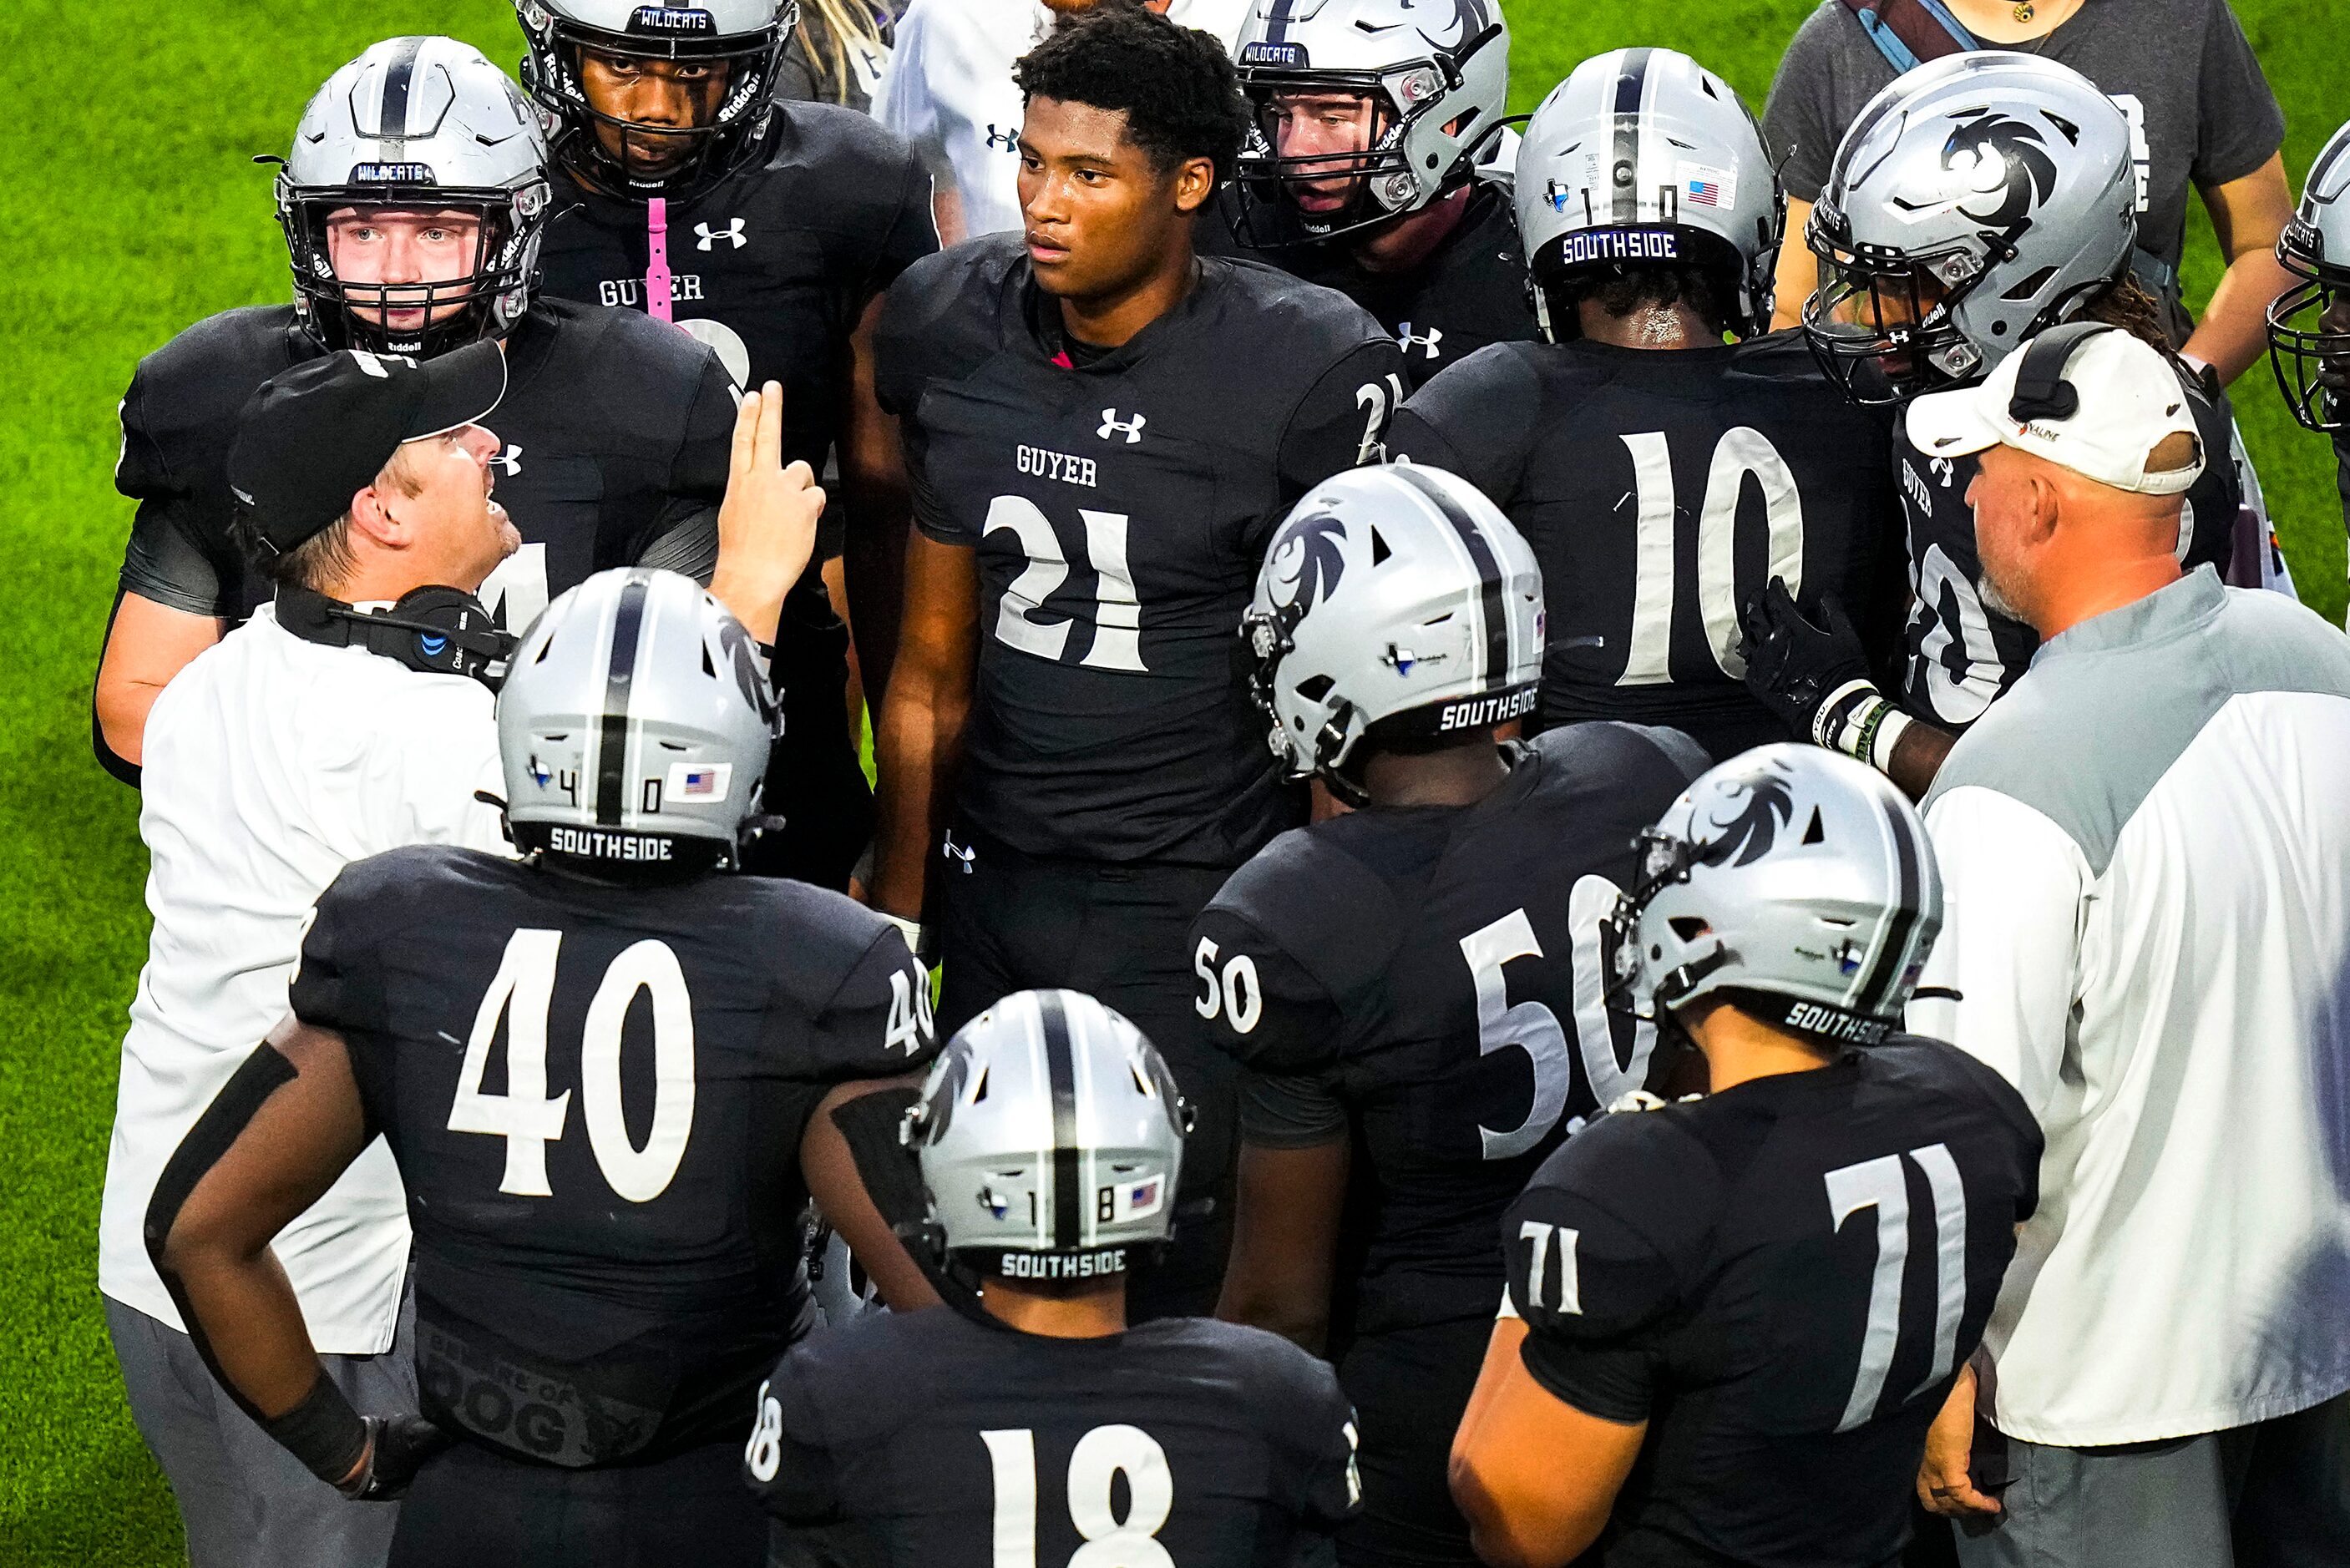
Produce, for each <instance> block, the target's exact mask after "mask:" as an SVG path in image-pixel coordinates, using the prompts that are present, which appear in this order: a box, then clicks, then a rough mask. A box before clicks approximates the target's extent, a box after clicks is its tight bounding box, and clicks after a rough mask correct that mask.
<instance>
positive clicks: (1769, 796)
mask: <svg viewBox="0 0 2350 1568" xmlns="http://www.w3.org/2000/svg"><path fill="white" fill-rule="evenodd" d="M1722 787H1723V788H1724V789H1726V790H1739V789H1742V790H1743V791H1744V793H1745V795H1746V804H1745V805H1744V806H1743V807H1742V808H1741V809H1740V810H1739V812H1738V813H1737V815H1734V816H1732V817H1731V818H1730V819H1729V820H1728V821H1726V822H1725V821H1723V820H1722V819H1721V817H1718V816H1717V817H1714V818H1712V819H1711V822H1710V823H1709V824H1708V826H1712V827H1717V828H1720V829H1721V830H1722V831H1721V834H1720V836H1717V837H1714V838H1711V839H1708V840H1707V841H1706V842H1705V843H1704V844H1703V845H1701V846H1700V849H1699V855H1698V858H1699V860H1700V862H1701V863H1703V864H1705V865H1708V866H1720V865H1722V864H1724V863H1725V862H1726V863H1728V864H1730V865H1731V866H1751V865H1752V864H1753V863H1754V862H1755V861H1757V860H1760V859H1762V858H1763V857H1764V856H1765V855H1768V854H1770V853H1771V846H1772V845H1773V844H1775V843H1777V842H1778V838H1779V829H1780V828H1782V827H1783V826H1786V824H1787V822H1788V820H1789V819H1790V818H1791V817H1793V816H1794V814H1795V794H1794V788H1793V787H1792V786H1791V784H1790V783H1789V780H1788V774H1787V765H1786V764H1785V763H1782V762H1779V761H1777V760H1776V759H1774V758H1764V759H1762V765H1761V767H1759V768H1757V769H1756V770H1755V772H1754V773H1753V774H1752V775H1751V776H1749V777H1747V778H1745V779H1742V780H1740V779H1724V780H1723V781H1722Z"/></svg>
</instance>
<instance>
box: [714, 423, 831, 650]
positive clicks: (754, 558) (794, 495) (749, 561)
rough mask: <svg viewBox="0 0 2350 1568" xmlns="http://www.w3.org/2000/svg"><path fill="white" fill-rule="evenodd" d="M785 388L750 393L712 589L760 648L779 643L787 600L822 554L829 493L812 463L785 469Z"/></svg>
mask: <svg viewBox="0 0 2350 1568" xmlns="http://www.w3.org/2000/svg"><path fill="white" fill-rule="evenodd" d="M783 459H784V389H783V388H782V386H781V385H779V384H778V383H776V382H774V381H769V382H768V383H766V385H764V386H763V387H761V388H760V389H758V390H757V391H755V392H745V393H744V394H743V406H742V407H741V409H739V410H736V412H735V415H734V455H733V462H732V463H731V464H730V466H729V469H728V472H727V475H726V502H725V504H723V505H722V506H721V507H719V509H718V569H717V570H716V571H715V572H714V573H712V576H711V578H710V591H711V593H712V596H714V597H716V598H717V600H718V602H719V603H720V604H723V605H724V606H725V607H727V608H728V609H729V610H732V611H733V614H734V618H735V619H736V620H739V621H741V622H742V623H743V627H744V628H745V629H746V630H748V631H749V632H750V634H751V636H752V637H753V638H754V639H756V640H758V641H760V642H763V643H764V642H773V641H775V623H776V621H777V620H778V619H779V618H781V616H782V614H783V608H784V596H785V594H786V593H788V592H790V591H791V587H792V585H793V584H794V583H795V582H797V581H799V578H800V574H801V573H802V572H805V571H806V570H807V564H808V557H809V556H812V555H813V554H815V552H816V519H817V518H818V517H820V516H822V515H823V514H824V487H823V486H822V485H820V484H818V483H816V475H815V474H814V473H813V472H810V471H809V469H808V465H807V464H806V463H805V462H795V463H793V464H792V465H791V466H790V467H789V468H786V467H785V466H784V461H783Z"/></svg>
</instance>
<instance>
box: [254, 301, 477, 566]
mask: <svg viewBox="0 0 2350 1568" xmlns="http://www.w3.org/2000/svg"><path fill="white" fill-rule="evenodd" d="M505 389H506V357H505V355H504V352H503V351H502V350H501V349H500V348H499V347H498V345H497V343H496V341H495V340H494V339H490V338H484V339H483V340H482V341H481V342H478V343H468V344H467V345H465V347H463V348H458V349H453V350H452V351H451V352H449V353H446V354H441V355H436V356H434V357H433V358H430V359H424V360H417V359H411V358H409V357H408V356H407V355H404V354H369V353H366V352H364V351H362V350H359V349H350V348H346V349H342V350H339V351H338V352H336V353H333V354H329V355H328V356H327V357H326V358H323V359H311V360H307V361H305V362H304V363H302V364H299V365H296V366H295V367H294V368H293V369H290V370H285V371H281V372H279V373H278V374H277V375H275V376H272V377H271V378H270V379H268V380H266V381H264V382H263V383H262V384H261V389H260V390H259V391H257V392H255V393H254V394H253V396H252V397H251V398H250V399H248V400H246V402H245V405H244V412H243V413H242V414H240V415H239V416H238V417H237V421H236V441H235V442H234V444H233V445H232V446H231V447H230V448H229V452H228V484H229V490H230V492H231V493H233V494H234V495H235V497H236V500H237V504H239V505H240V506H241V507H243V508H244V513H245V515H246V516H247V518H248V519H250V521H251V524H252V527H253V533H254V537H255V539H256V540H257V541H258V542H259V543H260V544H262V545H264V546H265V548H267V549H268V550H269V551H270V552H271V553H272V554H273V555H282V554H284V553H285V552H286V551H287V550H291V549H293V548H294V547H295V546H296V545H299V544H301V543H302V541H304V540H305V539H307V538H309V537H310V536H311V535H314V534H316V533H317V532H318V531H319V530H320V529H322V528H324V527H326V526H327V524H329V523H332V522H333V521H334V520H335V519H336V518H338V517H340V516H341V515H342V514H344V513H345V512H347V511H348V510H349V509H350V504H351V497H352V496H354V495H356V494H358V493H359V492H360V491H362V490H365V489H366V488H367V487H368V486H369V485H370V484H373V483H375V477H376V475H377V474H379V473H380V472H383V465H384V464H385V463H387V462H390V461H391V454H392V453H393V452H398V451H399V450H400V446H401V444H402V443H403V442H406V441H421V440H422V439H424V438H425V437H427V436H436V435H440V434H442V433H443V432H445V431H452V430H455V429H456V428H457V427H459V426H460V425H470V424H475V423H478V422H479V421H482V420H483V419H484V418H486V417H488V414H489V412H490V410H492V409H494V408H496V407H497V406H498V400H499V399H500V398H502V397H504V396H505Z"/></svg>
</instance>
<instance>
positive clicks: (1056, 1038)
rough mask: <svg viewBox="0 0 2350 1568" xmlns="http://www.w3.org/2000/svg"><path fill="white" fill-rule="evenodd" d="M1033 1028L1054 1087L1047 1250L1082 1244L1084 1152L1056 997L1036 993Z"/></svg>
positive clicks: (1063, 1015)
mask: <svg viewBox="0 0 2350 1568" xmlns="http://www.w3.org/2000/svg"><path fill="white" fill-rule="evenodd" d="M1036 1016H1037V1022H1038V1023H1040V1024H1041V1025H1042V1026H1043V1029H1044V1035H1045V1076H1046V1077H1048V1078H1049V1079H1051V1081H1052V1085H1053V1236H1052V1243H1051V1244H1052V1246H1053V1247H1054V1248H1055V1249H1059V1248H1063V1247H1079V1246H1083V1245H1084V1244H1085V1232H1084V1228H1083V1225H1084V1216H1085V1210H1084V1208H1083V1207H1082V1206H1081V1204H1080V1202H1079V1199H1078V1196H1077V1189H1078V1188H1079V1186H1080V1185H1081V1184H1080V1181H1079V1171H1078V1167H1079V1164H1080V1162H1081V1161H1082V1159H1083V1158H1084V1152H1085V1151H1084V1149H1083V1147H1081V1146H1080V1144H1079V1141H1078V1137H1077V1070H1076V1060H1075V1058H1074V1054H1073V1053H1072V1052H1071V1051H1070V1049H1069V1016H1068V1012H1067V1011H1066V1009H1065V1008H1064V1007H1063V1006H1062V1004H1061V993H1060V992H1057V991H1041V992H1037V993H1036Z"/></svg>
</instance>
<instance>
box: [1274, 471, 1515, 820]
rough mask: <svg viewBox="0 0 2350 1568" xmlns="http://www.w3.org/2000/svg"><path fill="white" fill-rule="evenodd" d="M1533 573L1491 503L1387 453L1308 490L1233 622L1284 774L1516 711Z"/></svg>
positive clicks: (1447, 476) (1334, 769) (1354, 792)
mask: <svg viewBox="0 0 2350 1568" xmlns="http://www.w3.org/2000/svg"><path fill="white" fill-rule="evenodd" d="M1543 635H1544V625H1543V597H1542V571H1541V568H1540V567H1538V566H1536V565H1535V564H1534V551H1533V550H1532V549H1531V548H1529V547H1528V546H1527V545H1526V542H1525V540H1524V539H1523V537H1521V536H1520V535H1519V533H1518V531H1517V529H1516V527H1515V526H1514V525H1513V524H1511V522H1510V520H1509V519H1508V518H1507V517H1505V516H1503V514H1502V511H1501V508H1499V507H1497V506H1495V505H1494V504H1492V502H1491V501H1488V500H1486V499H1485V497H1484V496H1483V495H1482V493H1480V492H1479V491H1478V490H1477V488H1476V486H1474V485H1472V484H1471V483H1468V482H1467V481H1466V480H1463V479H1461V478H1458V477H1456V476H1455V475H1453V474H1451V473H1447V472H1444V470H1442V469H1440V468H1428V467H1423V466H1420V465H1419V464H1416V463H1395V464H1392V465H1390V466H1388V467H1384V468H1357V469H1352V470H1349V471H1348V472H1345V473H1340V474H1336V475H1334V476H1333V477H1331V478H1329V479H1326V480H1324V481H1323V482H1322V483H1320V484H1317V485H1315V487H1314V488H1313V489H1312V490H1309V491H1307V492H1306V493H1305V496H1304V498H1303V499H1301V500H1300V501H1299V502H1298V503H1297V504H1296V506H1295V508H1293V509H1292V510H1291V512H1290V514H1289V516H1288V517H1287V518H1286V519H1285V520H1284V522H1283V523H1282V524H1281V527H1280V529H1279V530H1278V531H1277V532H1275V533H1274V536H1273V544H1272V546H1271V547H1270V548H1269V549H1267V550H1266V551H1265V556H1264V565H1263V566H1262V567H1261V568H1259V570H1258V572H1257V576H1256V593H1255V595H1254V597H1253V598H1252V599H1251V600H1250V603H1249V607H1248V610H1247V612H1246V613H1245V614H1244V615H1243V617H1242V619H1241V636H1242V637H1243V639H1245V640H1246V641H1247V643H1248V648H1249V654H1250V660H1251V666H1252V670H1251V675H1250V680H1249V688H1250V691H1251V693H1252V695H1253V696H1254V697H1255V699H1256V704H1257V707H1258V708H1259V709H1261V710H1262V711H1263V713H1264V716H1265V717H1266V718H1267V719H1268V720H1270V721H1271V722H1272V726H1273V728H1272V733H1271V735H1270V737H1269V739H1270V742H1271V744H1272V747H1273V754H1274V756H1275V757H1276V758H1278V759H1279V760H1280V762H1281V763H1282V765H1283V766H1284V768H1285V769H1286V770H1287V772H1288V774H1289V776H1290V777H1292V778H1296V779H1302V778H1305V777H1307V776H1309V775H1315V774H1318V775H1319V776H1320V777H1321V778H1322V779H1323V780H1324V782H1325V783H1326V784H1329V786H1330V788H1331V790H1332V791H1333V793H1335V794H1337V795H1338V796H1339V798H1340V799H1342V800H1347V801H1350V802H1353V803H1355V804H1357V805H1359V804H1361V802H1362V799H1363V794H1362V789H1361V786H1360V785H1359V784H1357V783H1356V782H1355V780H1354V779H1352V778H1351V777H1349V776H1348V775H1347V773H1346V772H1345V771H1344V769H1345V767H1346V763H1347V760H1348V759H1349V758H1351V757H1352V756H1353V755H1354V754H1355V751H1356V748H1357V746H1359V745H1360V744H1361V743H1362V742H1363V741H1364V740H1365V739H1366V738H1368V739H1369V740H1370V741H1372V742H1374V743H1394V742H1401V743H1403V744H1406V745H1410V744H1413V743H1415V742H1429V741H1438V740H1441V739H1443V738H1444V737H1446V736H1448V735H1451V734H1456V733H1460V732H1475V731H1479V730H1484V729H1490V728H1492V726H1494V725H1496V724H1502V723H1506V722H1509V721H1510V720H1513V719H1515V718H1518V717H1520V716H1521V715H1523V714H1524V713H1526V712H1527V711H1530V710H1532V708H1533V707H1534V697H1535V693H1536V687H1537V686H1538V684H1539V682H1540V681H1541V680H1542V661H1543Z"/></svg>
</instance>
